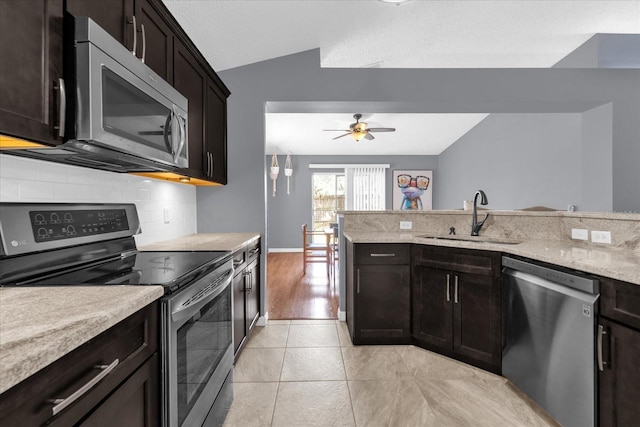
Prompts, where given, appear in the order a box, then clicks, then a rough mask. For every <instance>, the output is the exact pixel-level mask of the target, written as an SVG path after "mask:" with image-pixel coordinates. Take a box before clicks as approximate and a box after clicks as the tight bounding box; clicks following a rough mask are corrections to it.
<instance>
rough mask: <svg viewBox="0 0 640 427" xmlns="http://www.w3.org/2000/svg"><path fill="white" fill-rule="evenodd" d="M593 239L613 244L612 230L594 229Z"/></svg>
mask: <svg viewBox="0 0 640 427" xmlns="http://www.w3.org/2000/svg"><path fill="white" fill-rule="evenodd" d="M591 241H592V242H593V243H609V244H611V232H610V231H595V230H594V231H592V232H591Z"/></svg>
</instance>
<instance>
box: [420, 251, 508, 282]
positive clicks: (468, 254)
mask: <svg viewBox="0 0 640 427" xmlns="http://www.w3.org/2000/svg"><path fill="white" fill-rule="evenodd" d="M413 264H414V265H422V266H424V267H433V268H439V269H441V270H455V271H459V272H461V273H471V274H481V275H485V276H494V277H499V276H500V273H501V271H500V270H501V268H502V259H501V254H500V252H488V251H479V250H475V249H458V248H448V247H442V246H426V245H414V246H413Z"/></svg>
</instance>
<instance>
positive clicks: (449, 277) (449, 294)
mask: <svg viewBox="0 0 640 427" xmlns="http://www.w3.org/2000/svg"><path fill="white" fill-rule="evenodd" d="M450 284H451V276H450V275H449V273H447V301H451V291H450V289H451V286H450Z"/></svg>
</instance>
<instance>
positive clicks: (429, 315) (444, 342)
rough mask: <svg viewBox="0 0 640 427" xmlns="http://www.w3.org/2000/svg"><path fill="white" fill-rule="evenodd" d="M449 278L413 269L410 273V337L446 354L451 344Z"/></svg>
mask: <svg viewBox="0 0 640 427" xmlns="http://www.w3.org/2000/svg"><path fill="white" fill-rule="evenodd" d="M453 285H454V283H453V274H451V273H450V272H448V271H444V270H439V269H435V268H427V267H421V266H416V267H414V270H413V278H412V290H413V336H414V337H415V338H417V339H418V340H420V341H423V342H425V343H427V344H430V345H432V346H435V347H438V348H440V349H443V350H445V351H447V352H450V351H451V349H452V344H453V314H452V304H453V297H454V295H453V291H454V288H453Z"/></svg>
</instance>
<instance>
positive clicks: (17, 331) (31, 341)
mask: <svg viewBox="0 0 640 427" xmlns="http://www.w3.org/2000/svg"><path fill="white" fill-rule="evenodd" d="M163 294H164V290H163V288H162V286H124V285H113V286H48V287H22V288H19V287H15V288H1V289H0V393H3V392H4V391H6V390H8V389H9V388H11V387H13V386H14V385H15V384H17V383H19V382H20V381H22V380H24V379H26V378H28V377H29V376H31V375H33V374H34V373H36V372H37V371H39V370H40V369H42V368H44V367H45V366H47V365H49V364H51V363H53V362H55V361H56V360H58V359H59V358H61V357H62V356H64V355H66V354H67V353H69V352H71V351H72V350H74V349H75V348H77V347H79V346H81V345H82V344H84V343H85V342H87V341H89V340H90V339H92V338H94V337H96V336H98V335H99V334H100V333H102V332H104V331H106V330H107V329H109V328H111V327H112V326H114V325H116V324H117V323H118V322H120V321H121V320H124V319H126V318H127V317H129V316H130V315H132V314H134V313H136V312H137V311H138V310H140V309H142V308H144V307H145V306H147V305H149V304H151V303H152V302H153V301H155V300H157V299H158V298H160V297H162V295H163Z"/></svg>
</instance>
